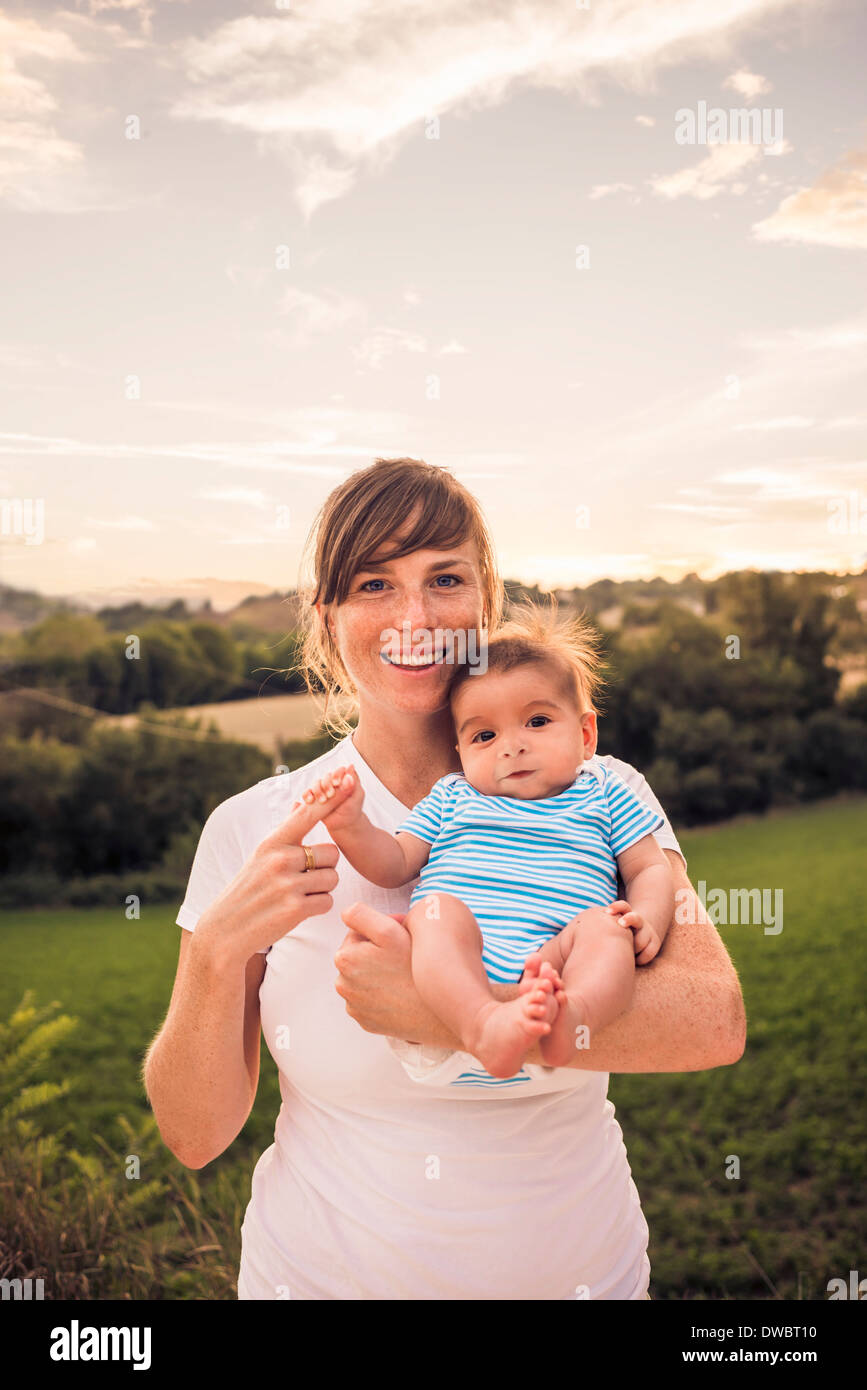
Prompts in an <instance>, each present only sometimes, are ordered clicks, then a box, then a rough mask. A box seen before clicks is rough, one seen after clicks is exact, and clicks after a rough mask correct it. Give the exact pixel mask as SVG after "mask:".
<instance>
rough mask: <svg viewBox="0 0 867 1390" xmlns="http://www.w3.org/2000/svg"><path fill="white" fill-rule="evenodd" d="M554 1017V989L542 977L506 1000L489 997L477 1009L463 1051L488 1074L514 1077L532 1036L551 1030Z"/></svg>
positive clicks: (531, 1043) (529, 1045) (532, 1040)
mask: <svg viewBox="0 0 867 1390" xmlns="http://www.w3.org/2000/svg"><path fill="white" fill-rule="evenodd" d="M556 1017H557V1004H556V1002H555V1000H554V989H553V985H552V983H551V981H550V980H549V979H548V978H547V977H546V978H544V979H540V980H537V981H536V983H535V985H534V986H533V987H532V988H531V989H530V990H528V991H526V992H525V993H523V994H519V995H518V997H517V999H510V1000H509V1002H508V1003H503V1004H501V1003H498V1002H497V1001H496V1000H492V1001H491V1002H490V1004H486V1005H485V1006H484V1008H482V1009H481V1010H480V1011H479V1014H478V1015H477V1017H476V1019H475V1027H474V1029H473V1033H472V1037H471V1039H470V1040H469V1041H468V1043H467V1051H468V1052H470V1053H471V1054H472V1055H473V1057H478V1059H479V1061H480V1062H481V1063H482V1066H483V1067H486V1068H487V1070H488V1071H489V1072H490V1073H491V1076H499V1077H508V1076H514V1075H515V1073H516V1072H517V1071H520V1069H521V1066H522V1064H523V1061H524V1058H525V1057H526V1055H527V1053H528V1052H529V1050H530V1048H531V1047H532V1045H533V1043H534V1042H535V1041H536V1039H537V1038H538V1039H541V1038H543V1037H544V1035H545V1034H546V1033H548V1032H550V1030H551V1025H552V1023H553V1022H554V1020H555V1019H556Z"/></svg>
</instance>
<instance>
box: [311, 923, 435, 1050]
mask: <svg viewBox="0 0 867 1390" xmlns="http://www.w3.org/2000/svg"><path fill="white" fill-rule="evenodd" d="M405 915H406V914H405V913H404V914H396V915H394V916H392V917H388V916H386V914H385V913H383V912H377V911H376V909H375V908H373V907H368V905H367V904H366V903H361V902H358V903H353V904H352V906H351V907H347V908H346V909H345V911H344V912H342V913H341V916H342V918H343V920H344V922H345V923H346V925H347V927H348V928H349V931H348V933H347V935H346V936H345V937H344V939H343V941H342V942H341V945H340V949H339V951H338V952H337V954H336V956H335V957H334V964H335V965H336V966H337V970H338V972H339V973H338V979H337V983H336V985H335V986H334V988H335V989H336V990H337V993H338V994H339V995H340V997H341V999H345V1000H346V1012H347V1013H348V1014H349V1017H350V1018H354V1019H355V1021H356V1023H357V1024H358V1025H359V1027H360V1028H363V1029H364V1031H365V1032H366V1033H383V1034H385V1035H386V1036H388V1037H398V1038H407V1039H408V1040H410V1041H412V1040H413V1039H415V1038H417V1037H419V1036H420V1035H421V1036H423V1037H424V1039H425V1040H426V1041H429V1040H430V1037H431V1036H432V1035H439V1036H443V1037H449V1036H450V1035H449V1034H448V1030H447V1029H445V1028H444V1025H443V1024H441V1023H440V1021H439V1019H438V1018H437V1016H436V1015H435V1014H434V1013H432V1012H431V1010H430V1009H429V1008H428V1007H427V1005H426V1004H425V1003H424V1001H423V1000H422V998H421V996H420V995H419V993H418V990H417V989H416V987H415V985H414V983H413V978H412V969H411V964H410V962H411V957H412V938H411V936H410V934H409V932H408V931H407V930H406V927H404V926H403V925H402V923H403V919H404V916H405ZM445 1045H446V1046H448V1045H453V1044H449V1043H448V1042H447V1043H446V1044H445Z"/></svg>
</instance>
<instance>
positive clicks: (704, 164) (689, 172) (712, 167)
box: [649, 143, 762, 200]
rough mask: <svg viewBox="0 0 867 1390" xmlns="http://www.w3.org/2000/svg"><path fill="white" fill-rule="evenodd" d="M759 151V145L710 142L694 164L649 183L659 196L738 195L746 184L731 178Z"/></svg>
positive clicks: (760, 148) (753, 160)
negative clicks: (728, 193) (729, 193)
mask: <svg viewBox="0 0 867 1390" xmlns="http://www.w3.org/2000/svg"><path fill="white" fill-rule="evenodd" d="M761 152H762V147H761V146H760V145H747V144H740V143H737V144H736V143H731V144H727V145H712V146H711V147H710V149H709V151H708V153H707V155H706V156H705V158H704V159H700V160H699V162H698V164H690V165H689V166H688V167H687V168H686V169H678V171H677V173H675V174H667V175H665V176H664V177H663V178H657V179H650V180H649V183H650V186H651V188H652V189H653V191H654V193H657V194H659V196H660V197H662V198H699V199H701V200H705V199H707V198H715V197H716V196H717V194H718V193H724V192H726V191H729V192H731V193H735V194H741V193H743V192H745V191H746V184H744V183H743V182H742V181H736V182H733V180H736V176H737V175H738V174H739V173H740V172H741V171H742V170H743V169H745V168H746V167H747V165H749V164H754V163H755V161H756V160H757V159H758V158H759V156H760V154H761Z"/></svg>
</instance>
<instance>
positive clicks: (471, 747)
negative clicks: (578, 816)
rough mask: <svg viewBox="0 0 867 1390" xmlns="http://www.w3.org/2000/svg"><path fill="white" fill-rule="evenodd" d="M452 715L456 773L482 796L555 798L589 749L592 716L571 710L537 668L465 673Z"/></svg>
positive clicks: (593, 734) (543, 670)
mask: <svg viewBox="0 0 867 1390" xmlns="http://www.w3.org/2000/svg"><path fill="white" fill-rule="evenodd" d="M452 715H453V718H454V722H455V730H456V731H457V737H458V742H457V750H458V753H459V754H460V759H461V765H462V767H463V770H464V776H465V777H466V779H467V781H468V782H469V783H470V784H471V785H472V786H474V787H475V788H476V790H477V791H480V792H483V793H484V794H485V795H487V796H514V797H518V798H520V799H521V800H524V801H536V800H538V799H539V798H540V797H544V796H557V795H558V794H559V793H560V792H562V791H565V790H566V788H567V787H570V786H571V785H572V783H573V782H574V781H575V778H576V777H577V776H578V773H579V771H580V770H581V765H582V763H583V762H584V760H585V758H590V757H592V756H593V754H594V753H595V751H596V715H595V714H594V713H593V712H592V711H590V712H588V713H586V714H581V713H579V711H578V710H577V709H576V708H575V705H574V704H573V703H572V702H571V701H570V700H569V699H568V698H567V696H566V694H565V693H564V692H563V691H561V690H560V687H559V686H558V685H557V684H556V682H555V680H554V678H553V677H552V675H551V674H550V672H549V671H548V670H547V669H546V668H545V667H543V666H535V665H531V666H519V667H517V668H515V669H514V670H512V671H505V672H503V671H489V672H486V674H485V675H482V676H471V677H470V678H469V679H468V680H466V681H464V683H463V685H462V686H461V687H460V689H459V690H458V691H457V693H456V694H455V696H454V698H453V700H452Z"/></svg>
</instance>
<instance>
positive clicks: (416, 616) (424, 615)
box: [401, 591, 433, 631]
mask: <svg viewBox="0 0 867 1390" xmlns="http://www.w3.org/2000/svg"><path fill="white" fill-rule="evenodd" d="M401 618H402V622H403V623H405V624H407V625H408V626H409V627H410V629H412V630H413V631H415V630H416V629H418V628H423V629H425V630H431V624H432V621H433V612H432V607H431V601H430V598H429V596H428V594H426V593H424V592H423V591H419V592H416V593H412V594H406V595H405V596H404V600H403V603H402V605H401Z"/></svg>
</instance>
